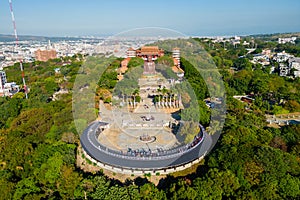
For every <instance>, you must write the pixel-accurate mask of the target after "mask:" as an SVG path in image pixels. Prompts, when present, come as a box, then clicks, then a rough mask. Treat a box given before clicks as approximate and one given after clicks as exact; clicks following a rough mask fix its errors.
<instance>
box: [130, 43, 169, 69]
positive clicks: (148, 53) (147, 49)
mask: <svg viewBox="0 0 300 200" xmlns="http://www.w3.org/2000/svg"><path fill="white" fill-rule="evenodd" d="M136 55H137V56H138V57H140V58H142V59H143V60H144V72H143V74H144V75H154V74H155V73H156V71H155V63H154V61H155V60H157V58H159V57H161V56H163V55H164V51H163V50H162V49H159V48H158V46H144V47H142V48H141V50H137V52H136Z"/></svg>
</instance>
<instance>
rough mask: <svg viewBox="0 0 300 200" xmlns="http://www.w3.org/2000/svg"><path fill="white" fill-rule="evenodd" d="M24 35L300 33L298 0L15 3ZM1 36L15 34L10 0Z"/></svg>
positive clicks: (0, 5) (0, 20) (2, 9)
mask: <svg viewBox="0 0 300 200" xmlns="http://www.w3.org/2000/svg"><path fill="white" fill-rule="evenodd" d="M12 1H13V7H14V13H15V18H16V24H17V29H18V33H19V34H20V35H25V34H27V35H46V36H76V35H81V36H83V35H97V36H99V35H111V34H115V33H118V32H120V31H125V30H128V29H132V28H141V27H163V28H170V29H174V30H177V31H179V32H182V33H184V34H187V35H202V36H203V35H241V34H243V35H244V34H256V33H277V32H296V31H298V32H300V0H180V1H179V0H170V1H169V0H151V1H150V0H149V1H148V0H12ZM0 33H3V34H12V33H13V27H12V22H11V16H10V11H9V4H8V0H2V1H0Z"/></svg>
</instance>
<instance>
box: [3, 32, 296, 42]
mask: <svg viewBox="0 0 300 200" xmlns="http://www.w3.org/2000/svg"><path fill="white" fill-rule="evenodd" d="M249 36H251V37H258V38H264V37H268V38H278V37H291V36H296V37H298V38H299V37H300V32H295V33H274V34H255V35H249ZM18 37H19V40H20V41H22V40H27V41H45V42H46V41H48V40H50V41H51V42H55V41H62V40H82V39H100V38H101V39H103V38H105V37H92V36H91V37H83V36H82V37H47V36H32V35H19V36H18ZM12 41H15V36H14V35H6V34H0V42H12Z"/></svg>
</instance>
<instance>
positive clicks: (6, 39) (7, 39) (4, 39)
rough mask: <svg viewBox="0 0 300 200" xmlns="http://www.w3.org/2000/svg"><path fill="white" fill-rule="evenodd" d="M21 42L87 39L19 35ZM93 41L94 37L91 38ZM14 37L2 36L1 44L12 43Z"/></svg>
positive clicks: (0, 38) (0, 36)
mask: <svg viewBox="0 0 300 200" xmlns="http://www.w3.org/2000/svg"><path fill="white" fill-rule="evenodd" d="M18 38H19V40H20V41H22V40H27V41H45V42H46V41H48V40H50V41H51V42H55V41H62V40H81V39H87V37H46V36H32V35H19V36H18ZM90 39H92V37H90ZM15 40H16V39H15V36H14V35H5V34H0V42H12V41H15Z"/></svg>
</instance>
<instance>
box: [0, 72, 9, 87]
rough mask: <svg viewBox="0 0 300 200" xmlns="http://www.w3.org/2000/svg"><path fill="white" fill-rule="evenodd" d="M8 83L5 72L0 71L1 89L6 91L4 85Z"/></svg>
mask: <svg viewBox="0 0 300 200" xmlns="http://www.w3.org/2000/svg"><path fill="white" fill-rule="evenodd" d="M5 83H7V80H6V73H5V72H4V71H0V89H1V90H3V89H4V85H5Z"/></svg>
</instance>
